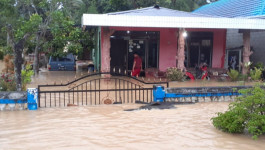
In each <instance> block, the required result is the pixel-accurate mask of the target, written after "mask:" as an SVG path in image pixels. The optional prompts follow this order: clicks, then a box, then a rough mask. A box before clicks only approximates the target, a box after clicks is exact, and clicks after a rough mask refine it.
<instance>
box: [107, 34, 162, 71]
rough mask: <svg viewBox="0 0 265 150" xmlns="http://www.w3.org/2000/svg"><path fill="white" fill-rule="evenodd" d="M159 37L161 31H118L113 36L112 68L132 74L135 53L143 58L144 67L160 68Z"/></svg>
mask: <svg viewBox="0 0 265 150" xmlns="http://www.w3.org/2000/svg"><path fill="white" fill-rule="evenodd" d="M159 37H160V34H159V32H150V31H148V32H147V31H146V32H145V31H116V32H115V33H114V34H113V35H112V36H111V48H110V57H111V62H110V65H111V70H112V71H113V68H117V69H118V68H119V69H120V70H121V72H127V73H128V74H130V72H131V70H132V67H133V61H134V53H137V54H138V55H139V56H140V57H141V58H142V62H143V63H142V68H143V69H146V68H158V57H159V55H158V53H159ZM117 69H115V70H116V71H115V72H116V73H117V71H118V70H117Z"/></svg>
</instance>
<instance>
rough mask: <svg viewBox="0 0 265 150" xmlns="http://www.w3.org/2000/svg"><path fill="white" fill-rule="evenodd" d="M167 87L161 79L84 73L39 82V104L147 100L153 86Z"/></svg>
mask: <svg viewBox="0 0 265 150" xmlns="http://www.w3.org/2000/svg"><path fill="white" fill-rule="evenodd" d="M156 84H159V85H164V86H165V87H168V82H166V81H164V82H163V81H161V79H152V81H151V80H150V79H144V78H133V77H131V76H125V75H120V74H116V75H110V74H109V73H96V74H90V75H86V76H84V77H81V78H79V79H76V80H74V81H72V82H69V83H67V84H62V83H61V84H59V85H58V84H57V85H56V84H54V85H39V86H38V91H39V97H38V98H39V99H38V105H39V107H65V106H67V105H77V106H80V105H99V104H124V103H150V102H152V101H153V93H152V90H153V86H154V85H156Z"/></svg>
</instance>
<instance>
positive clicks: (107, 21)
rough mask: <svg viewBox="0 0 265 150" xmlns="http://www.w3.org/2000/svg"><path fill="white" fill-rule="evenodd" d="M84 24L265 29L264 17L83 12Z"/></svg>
mask: <svg viewBox="0 0 265 150" xmlns="http://www.w3.org/2000/svg"><path fill="white" fill-rule="evenodd" d="M82 26H114V27H154V28H156V27H157V28H215V29H265V20H264V19H246V18H220V17H219V18H209V17H165V16H123V15H106V14H104V15H102V14H83V17H82Z"/></svg>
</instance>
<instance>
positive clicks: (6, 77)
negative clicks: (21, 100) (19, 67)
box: [0, 73, 16, 91]
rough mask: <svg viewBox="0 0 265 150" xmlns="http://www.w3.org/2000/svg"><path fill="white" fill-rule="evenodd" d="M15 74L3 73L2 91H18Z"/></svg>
mask: <svg viewBox="0 0 265 150" xmlns="http://www.w3.org/2000/svg"><path fill="white" fill-rule="evenodd" d="M14 79H15V78H14V75H13V74H8V73H3V74H2V75H1V77H0V91H16V83H15V80H14Z"/></svg>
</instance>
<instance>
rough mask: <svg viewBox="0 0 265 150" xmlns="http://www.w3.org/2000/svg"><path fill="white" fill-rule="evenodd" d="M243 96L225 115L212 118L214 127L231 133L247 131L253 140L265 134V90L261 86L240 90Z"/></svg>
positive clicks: (231, 105)
mask: <svg viewBox="0 0 265 150" xmlns="http://www.w3.org/2000/svg"><path fill="white" fill-rule="evenodd" d="M239 93H241V94H242V96H240V97H238V99H237V100H236V101H235V102H233V103H231V104H230V105H229V109H228V111H226V112H225V113H217V117H214V118H212V121H213V125H214V126H215V127H216V128H218V129H220V130H222V131H224V132H229V133H243V132H244V131H245V130H247V131H248V132H249V133H250V134H251V135H252V138H254V139H257V138H258V136H260V135H262V134H265V90H264V89H262V88H261V87H260V86H255V87H253V88H249V89H242V90H239Z"/></svg>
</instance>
